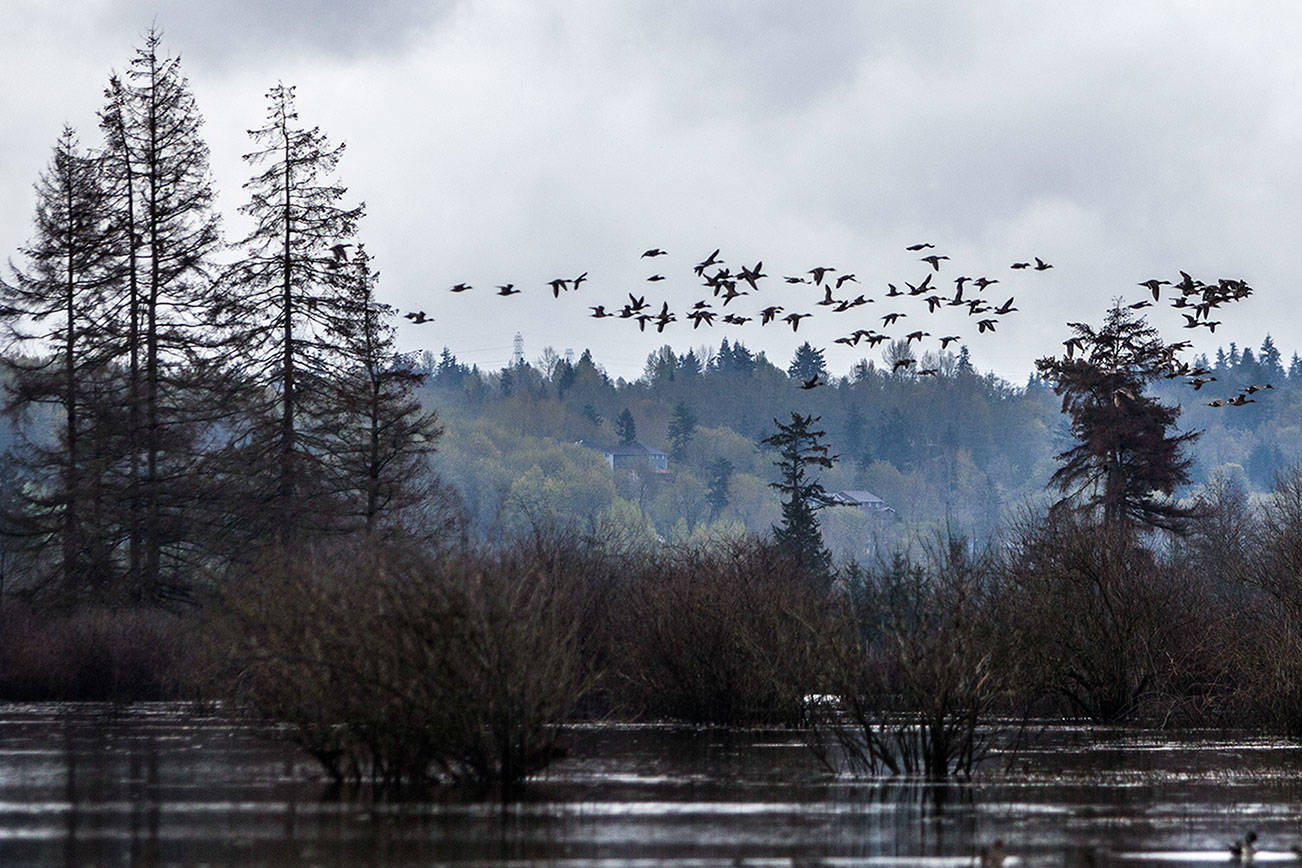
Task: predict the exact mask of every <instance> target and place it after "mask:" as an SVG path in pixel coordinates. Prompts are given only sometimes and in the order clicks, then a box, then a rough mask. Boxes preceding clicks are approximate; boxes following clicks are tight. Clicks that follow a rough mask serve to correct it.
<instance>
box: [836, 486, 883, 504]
mask: <svg viewBox="0 0 1302 868" xmlns="http://www.w3.org/2000/svg"><path fill="white" fill-rule="evenodd" d="M827 499H828V500H829V501H830V502H832V503H835V504H839V505H841V506H885V505H886V501H884V500H882V499H881V498H880V497H878V496H877V495H875V494H873V493H872V492H871V491H864V490H863V489H848V488H847V489H842V490H841V491H833V492H831V493H829V494H828V495H827Z"/></svg>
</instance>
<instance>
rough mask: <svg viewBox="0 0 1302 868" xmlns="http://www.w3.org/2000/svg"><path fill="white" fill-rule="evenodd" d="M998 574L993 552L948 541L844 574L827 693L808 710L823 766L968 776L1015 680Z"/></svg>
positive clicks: (985, 747)
mask: <svg viewBox="0 0 1302 868" xmlns="http://www.w3.org/2000/svg"><path fill="white" fill-rule="evenodd" d="M999 576H1000V573H999V570H998V569H997V565H996V563H995V561H994V559H993V558H992V557H991V555H990V554H989V553H984V554H981V555H974V554H973V553H972V552H971V551H970V550H969V548H968V546H967V544H966V542H965V541H964V540H962V539H959V538H954V537H947V538H941V539H937V540H935V541H933V542H932V543H931V544H930V545H928V546H926V547H925V549H924V551H923V554H922V556H921V557H918V558H915V557H914V556H912V555H911V554H909V553H907V552H901V553H898V554H896V555H894V556H893V557H892V558H891V559H890V560H887V561H883V562H880V563H878V564H876V565H873V566H872V567H870V568H868V569H866V570H864V569H859V568H853V569H850V570H848V571H847V573H846V576H845V588H844V591H845V596H844V598H843V601H842V602H843V606H842V610H841V621H840V624H839V626H838V629H836V630H834V631H831V632H829V633H828V634H827V643H826V647H827V654H826V656H825V659H826V660H827V661H828V673H829V675H830V676H831V682H830V695H829V696H827V697H825V698H824V700H823V701H822V702H820V703H818V704H815V705H813V706H812V708H811V711H812V712H814V713H815V714H814V727H813V730H812V732H811V736H812V739H811V744H812V746H813V747H814V748H815V750H816V751H817V752H818V754H819V756H820V757H821V758H822V759H823V760H824V761H825V762H826V763H827V764H828V765H829V766H836V765H838V762H837V760H838V759H839V760H840V761H841V762H844V763H845V764H847V765H848V766H849V767H850V769H851V770H852V771H855V772H860V773H868V774H883V773H890V774H910V775H924V776H926V777H928V778H933V779H939V778H945V777H949V776H951V775H964V776H966V775H970V774H971V773H972V771H973V770H974V769H975V767H976V766H977V764H978V763H979V762H980V760H981V759H982V758H983V757H984V756H985V754H986V752H987V750H988V748H989V746H990V745H989V741H988V739H989V738H990V736H991V733H992V731H991V729H990V724H991V721H992V717H993V714H994V712H995V711H996V710H999V709H1000V707H1001V706H1004V705H1007V702H1008V699H1009V694H1010V688H1011V686H1012V685H1013V684H1014V683H1015V681H1016V676H1015V670H1014V667H1013V665H1012V661H1011V660H1010V656H1009V653H1008V646H1009V644H1010V636H1009V632H1008V631H1007V629H1006V624H1005V623H1004V622H1003V619H1002V616H1001V605H1002V604H1003V603H1004V602H1005V601H1004V600H1002V599H1001V594H1002V586H1001V584H1000V582H999ZM834 749H835V750H834Z"/></svg>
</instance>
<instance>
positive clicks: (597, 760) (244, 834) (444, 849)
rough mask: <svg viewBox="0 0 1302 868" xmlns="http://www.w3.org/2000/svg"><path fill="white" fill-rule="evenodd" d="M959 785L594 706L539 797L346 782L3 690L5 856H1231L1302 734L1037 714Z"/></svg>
mask: <svg viewBox="0 0 1302 868" xmlns="http://www.w3.org/2000/svg"><path fill="white" fill-rule="evenodd" d="M1031 744H1032V746H1031V747H1029V748H1027V749H1024V750H1023V751H1021V752H1019V753H1018V755H1017V756H1016V757H1015V758H1009V757H1001V758H998V761H997V762H996V763H995V764H994V765H992V766H991V767H990V768H988V769H987V771H986V772H985V773H983V774H982V775H981V776H980V777H979V778H978V779H977V780H975V781H973V782H971V783H967V784H956V785H953V786H950V787H948V788H946V790H945V791H944V793H943V799H942V800H941V802H940V804H937V802H936V799H935V798H934V793H933V794H928V793H926V792H925V791H924V788H923V787H922V786H920V785H919V784H917V783H911V782H905V781H898V780H896V781H892V780H886V781H866V780H854V779H851V778H848V777H845V776H839V775H834V774H830V773H828V772H827V770H826V769H824V768H823V767H822V766H820V765H819V764H818V762H817V761H816V760H815V759H814V758H813V755H812V753H810V752H809V751H808V750H807V749H806V748H805V747H804V745H803V742H802V741H801V738H800V736H799V735H798V734H795V733H792V732H789V731H782V730H746V731H740V732H739V731H730V732H729V731H717V730H697V729H690V728H679V727H668V726H617V725H597V726H586V727H579V728H576V729H574V730H573V731H572V733H571V738H570V748H571V755H570V757H569V758H568V759H566V760H563V761H561V762H559V763H557V764H556V765H555V766H554V767H553V768H552V769H551V770H549V772H548V773H547V774H546V775H545V776H543V777H542V778H541V779H539V780H538V781H536V782H534V783H532V784H531V785H530V786H529V787H528V789H527V791H526V793H525V794H524V795H523V797H522V798H520V799H519V800H517V801H513V802H510V803H507V804H501V803H496V802H492V801H487V802H486V801H481V800H478V799H475V798H473V797H472V796H470V795H468V794H464V793H456V792H442V793H438V794H437V795H436V796H433V797H429V798H426V799H423V800H419V801H407V802H387V801H383V800H378V801H377V800H375V799H371V798H366V797H365V796H363V797H361V798H354V799H338V798H333V797H331V796H330V795H329V793H328V788H327V786H326V785H325V782H324V781H322V780H321V778H320V776H319V774H318V773H317V769H316V767H315V765H314V763H313V762H312V761H310V760H307V759H305V758H303V757H300V756H299V755H297V754H296V753H295V751H294V750H293V749H292V748H289V747H287V746H285V745H282V744H280V743H278V742H275V741H273V740H269V739H267V738H266V734H265V733H264V732H260V731H258V730H255V729H252V728H249V727H245V726H240V725H234V724H232V723H231V722H230V721H229V720H226V719H223V718H220V717H216V716H210V715H205V714H202V713H197V712H196V711H195V710H194V709H193V708H191V707H189V706H185V705H178V704H143V705H134V706H129V707H113V706H108V705H96V704H10V705H0V865H4V866H11V865H48V864H59V863H63V864H68V865H87V864H90V865H95V864H104V865H129V864H139V865H165V864H194V863H209V864H266V865H282V864H285V865H289V864H313V865H353V864H369V865H424V864H430V863H432V862H439V863H448V862H452V863H459V864H468V865H470V864H478V865H496V864H502V863H518V864H527V863H533V862H540V863H549V864H560V865H567V864H573V865H601V864H611V865H614V864H629V863H634V864H637V863H641V864H666V863H670V864H673V863H677V864H707V865H708V864H720V865H729V864H734V863H735V862H736V861H738V860H740V861H742V862H745V863H749V864H757V865H759V864H777V865H786V864H820V863H821V864H832V865H835V864H870V865H871V864H934V865H970V864H973V861H974V855H975V854H976V852H977V849H978V847H980V846H982V845H986V844H989V843H990V842H992V841H994V840H995V839H997V838H998V839H1002V840H1003V841H1005V842H1006V844H1007V848H1008V850H1009V853H1010V854H1011V856H1013V857H1016V858H1015V862H1014V859H1011V858H1010V860H1009V861H1010V864H1032V865H1034V864H1044V865H1061V864H1090V863H1091V860H1092V861H1093V862H1095V863H1097V862H1102V861H1109V860H1111V861H1119V862H1123V863H1124V864H1129V865H1144V864H1160V865H1171V864H1181V863H1185V864H1199V863H1207V862H1217V861H1219V862H1222V863H1225V862H1227V861H1228V859H1229V850H1228V847H1227V845H1228V843H1229V841H1231V840H1232V839H1234V838H1237V837H1241V836H1242V835H1243V834H1244V832H1246V831H1247V830H1248V829H1250V828H1251V829H1255V830H1256V831H1257V832H1258V834H1259V835H1260V836H1261V846H1262V847H1263V848H1265V849H1266V851H1267V852H1265V853H1264V854H1262V856H1261V857H1259V861H1271V860H1274V859H1279V860H1284V859H1288V860H1293V856H1292V854H1291V853H1290V852H1289V848H1290V847H1291V846H1292V845H1296V844H1302V751H1299V750H1298V749H1297V748H1295V747H1294V746H1292V745H1291V744H1289V743H1288V742H1284V741H1280V740H1275V739H1267V738H1260V737H1234V736H1228V735H1226V734H1224V733H1214V732H1194V733H1180V734H1171V733H1160V732H1153V731H1146V730H1141V729H1110V730H1090V729H1088V728H1084V727H1076V726H1053V727H1045V728H1043V729H1041V730H1037V731H1036V732H1035V733H1034V734H1033V735H1032V738H1031Z"/></svg>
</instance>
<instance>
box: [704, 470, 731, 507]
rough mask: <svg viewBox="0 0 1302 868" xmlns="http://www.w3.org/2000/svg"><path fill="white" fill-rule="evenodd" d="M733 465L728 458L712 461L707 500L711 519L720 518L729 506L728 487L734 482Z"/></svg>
mask: <svg viewBox="0 0 1302 868" xmlns="http://www.w3.org/2000/svg"><path fill="white" fill-rule="evenodd" d="M732 473H733V466H732V462H731V461H729V460H728V459H727V458H716V459H715V460H714V461H712V462H710V467H709V477H710V478H709V482H707V483H706V494H705V500H706V502H707V503H708V504H710V521H714V520H716V519H718V517H719V514H720V513H722V512H723V511H724V509H725V508H727V506H728V488H729V486H730V485H731V484H732Z"/></svg>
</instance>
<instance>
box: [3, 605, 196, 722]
mask: <svg viewBox="0 0 1302 868" xmlns="http://www.w3.org/2000/svg"><path fill="white" fill-rule="evenodd" d="M191 627H192V624H190V623H189V622H187V621H186V620H185V619H184V617H182V616H178V615H174V614H169V613H167V612H164V611H160V610H158V609H150V608H110V607H88V608H82V609H78V610H73V611H61V610H53V611H49V610H41V609H38V608H35V607H33V606H31V605H28V604H26V603H23V602H19V601H15V600H9V601H5V603H4V605H3V606H2V607H0V696H2V697H4V698H5V699H25V700H35V699H59V700H112V701H127V700H145V699H163V698H169V697H172V696H175V695H177V692H178V679H179V678H181V677H182V675H183V670H184V668H185V665H184V661H185V659H186V643H185V642H184V637H185V635H186V634H187V632H188V631H189V629H190V628H191Z"/></svg>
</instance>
